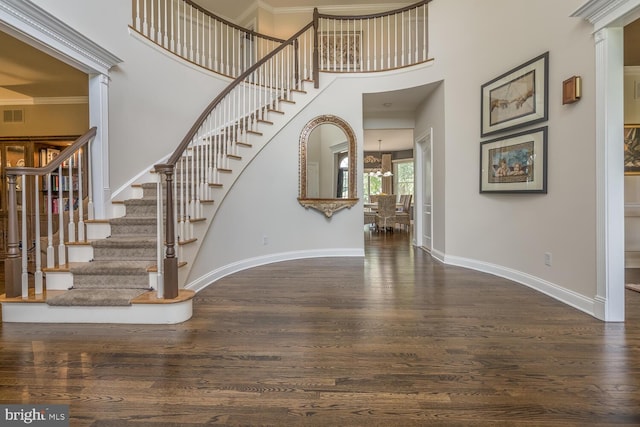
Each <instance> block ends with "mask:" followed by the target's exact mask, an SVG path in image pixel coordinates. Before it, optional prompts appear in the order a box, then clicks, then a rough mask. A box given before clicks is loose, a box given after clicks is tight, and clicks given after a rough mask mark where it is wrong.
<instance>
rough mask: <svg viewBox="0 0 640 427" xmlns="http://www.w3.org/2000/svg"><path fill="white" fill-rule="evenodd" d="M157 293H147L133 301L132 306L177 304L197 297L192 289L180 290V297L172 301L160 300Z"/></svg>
mask: <svg viewBox="0 0 640 427" xmlns="http://www.w3.org/2000/svg"><path fill="white" fill-rule="evenodd" d="M157 295H158V294H157V292H156V291H149V292H145V293H144V294H142V295H140V296H139V297H136V298H134V299H132V300H131V304H175V303H179V302H185V301H189V300H190V299H193V297H194V296H195V295H196V293H195V291H192V290H191V289H178V296H177V297H175V298H172V299H165V298H158V297H157Z"/></svg>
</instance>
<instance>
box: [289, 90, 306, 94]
mask: <svg viewBox="0 0 640 427" xmlns="http://www.w3.org/2000/svg"><path fill="white" fill-rule="evenodd" d="M291 92H295V93H305V94H306V93H307V91H306V90H304V89H291Z"/></svg>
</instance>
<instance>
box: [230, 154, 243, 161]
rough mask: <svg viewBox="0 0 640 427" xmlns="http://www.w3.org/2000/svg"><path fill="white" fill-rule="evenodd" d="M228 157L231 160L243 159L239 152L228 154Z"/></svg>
mask: <svg viewBox="0 0 640 427" xmlns="http://www.w3.org/2000/svg"><path fill="white" fill-rule="evenodd" d="M227 158H229V159H231V160H242V156H238V155H237V154H227Z"/></svg>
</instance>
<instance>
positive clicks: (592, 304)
mask: <svg viewBox="0 0 640 427" xmlns="http://www.w3.org/2000/svg"><path fill="white" fill-rule="evenodd" d="M437 259H440V258H437ZM444 263H445V264H447V265H455V266H458V267H465V268H470V269H472V270H476V271H481V272H483V273H489V274H492V275H494V276H498V277H503V278H505V279H508V280H511V281H513V282H517V283H520V284H522V285H525V286H528V287H529V288H532V289H535V290H536V291H538V292H541V293H543V294H545V295H549V296H550V297H552V298H554V299H556V300H558V301H560V302H563V303H565V304H567V305H570V306H571V307H574V308H577V309H578V310H580V311H583V312H585V313H587V314H590V315H591V316H594V317H595V311H596V301H595V300H594V299H589V298H586V297H585V296H583V295H580V294H578V293H575V292H573V291H571V290H569V289H566V288H563V287H561V286H559V285H556V284H554V283H551V282H548V281H546V280H543V279H540V278H539V277H536V276H532V275H530V274H527V273H524V272H522V271H518V270H514V269H511V268H507V267H504V266H501V265H497V264H491V263H487V262H483V261H477V260H474V259H469V258H463V257H457V256H451V255H445V256H444Z"/></svg>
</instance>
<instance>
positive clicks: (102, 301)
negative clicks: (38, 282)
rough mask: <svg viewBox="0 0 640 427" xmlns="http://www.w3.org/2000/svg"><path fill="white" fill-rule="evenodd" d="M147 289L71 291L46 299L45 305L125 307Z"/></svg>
mask: <svg viewBox="0 0 640 427" xmlns="http://www.w3.org/2000/svg"><path fill="white" fill-rule="evenodd" d="M148 291H149V289H71V290H69V291H66V292H64V293H62V294H59V295H56V296H53V297H47V304H49V305H55V306H91V307H96V306H127V305H131V300H132V299H134V298H136V297H138V296H140V295H142V294H144V293H145V292H148Z"/></svg>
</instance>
